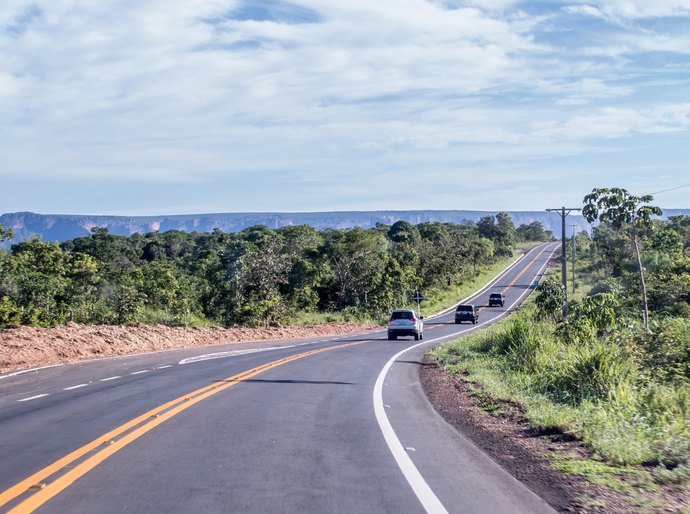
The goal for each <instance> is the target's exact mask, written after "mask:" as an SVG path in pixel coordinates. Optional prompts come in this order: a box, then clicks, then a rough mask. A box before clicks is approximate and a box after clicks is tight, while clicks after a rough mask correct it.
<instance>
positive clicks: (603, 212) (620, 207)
mask: <svg viewBox="0 0 690 514" xmlns="http://www.w3.org/2000/svg"><path fill="white" fill-rule="evenodd" d="M653 199H654V197H652V196H651V195H645V196H634V195H631V194H630V193H628V191H626V190H625V189H621V188H617V187H614V188H595V189H593V190H592V192H591V193H590V194H588V195H587V196H585V198H584V200H583V201H584V203H585V206H584V208H583V209H582V215H583V216H584V217H585V219H586V220H587V221H589V222H590V223H591V222H593V221H596V220H598V221H600V222H601V223H604V224H608V225H610V226H611V227H613V228H614V229H616V230H623V231H624V232H626V233H627V234H628V235H629V237H630V239H631V240H632V243H633V246H634V247H635V255H636V257H637V269H638V272H639V276H640V285H641V287H642V311H643V320H644V324H645V327H649V306H648V303H647V286H646V284H645V279H644V267H643V266H642V258H641V252H640V240H639V237H638V232H639V230H640V229H641V228H647V227H650V226H651V225H652V216H655V215H656V216H660V215H661V214H662V212H661V209H660V208H659V207H656V206H653V205H649V202H651V201H652V200H653Z"/></svg>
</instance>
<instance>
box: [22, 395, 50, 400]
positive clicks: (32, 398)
mask: <svg viewBox="0 0 690 514" xmlns="http://www.w3.org/2000/svg"><path fill="white" fill-rule="evenodd" d="M44 396H49V395H48V394H37V395H36V396H30V397H28V398H22V399H21V400H17V401H18V402H28V401H30V400H35V399H36V398H43V397H44Z"/></svg>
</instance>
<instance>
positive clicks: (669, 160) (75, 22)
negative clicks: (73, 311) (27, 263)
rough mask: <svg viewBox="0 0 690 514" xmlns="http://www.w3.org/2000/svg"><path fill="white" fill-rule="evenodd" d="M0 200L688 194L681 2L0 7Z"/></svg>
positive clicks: (174, 202)
mask: <svg viewBox="0 0 690 514" xmlns="http://www.w3.org/2000/svg"><path fill="white" fill-rule="evenodd" d="M2 4H3V5H2V9H1V10H0V119H1V120H2V123H0V184H2V196H1V197H0V198H1V203H0V212H14V211H34V212H40V213H63V214H67V213H69V214H121V215H152V214H175V213H202V212H245V211H246V212H252V211H254V212H255V211H281V212H294V211H332V210H381V209H406V210H409V209H472V210H542V209H545V208H552V207H560V206H562V205H565V206H566V207H577V206H580V205H581V201H582V197H583V196H584V195H585V194H587V193H588V192H589V191H590V190H591V189H592V188H593V187H606V186H612V187H614V186H615V187H624V188H627V189H628V190H629V191H630V192H631V193H633V194H638V195H639V194H647V193H654V192H657V191H663V190H667V189H673V190H671V191H666V192H663V193H659V194H658V195H657V196H656V201H655V203H656V204H657V205H660V206H662V207H666V208H690V187H680V186H688V185H689V184H690V162H689V161H690V159H689V157H690V0H655V1H654V2H650V1H648V0H602V1H597V0H593V1H590V2H587V3H578V2H577V1H574V2H567V1H556V0H544V1H541V2H521V1H512V0H481V1H480V0H476V1H461V0H445V1H444V0H435V1H431V0H376V1H371V0H348V1H347V2H343V1H340V0H294V1H291V2H282V1H270V0H242V1H224V0H187V1H184V2H173V3H170V2H168V1H163V0H136V1H134V0H119V1H118V0H99V1H97V2H75V1H73V0H36V1H24V0H3V2H2Z"/></svg>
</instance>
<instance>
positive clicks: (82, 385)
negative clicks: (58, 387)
mask: <svg viewBox="0 0 690 514" xmlns="http://www.w3.org/2000/svg"><path fill="white" fill-rule="evenodd" d="M87 385H89V384H79V385H75V386H72V387H65V388H64V389H63V391H71V390H72V389H79V388H80V387H86V386H87Z"/></svg>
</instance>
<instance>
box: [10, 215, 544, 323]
mask: <svg viewBox="0 0 690 514" xmlns="http://www.w3.org/2000/svg"><path fill="white" fill-rule="evenodd" d="M0 237H2V238H4V239H8V238H9V237H11V232H10V231H7V230H4V229H2V227H0ZM551 237H552V234H551V233H550V232H549V231H545V230H544V229H543V227H542V226H541V224H540V223H538V222H535V223H532V224H529V225H521V226H520V227H518V228H516V227H515V226H514V224H513V222H512V220H511V218H510V216H509V215H508V214H507V213H505V212H500V213H498V214H497V215H496V216H486V217H484V218H482V219H481V220H480V221H479V222H477V223H472V222H465V223H463V224H454V223H439V222H427V223H421V224H419V225H416V226H414V225H412V224H410V223H407V222H404V221H398V222H396V223H394V224H393V225H391V226H388V225H384V224H377V225H376V226H375V227H374V228H371V229H363V228H359V227H355V228H350V229H344V230H335V229H326V230H323V231H317V230H316V229H314V228H312V227H310V226H308V225H299V226H288V227H283V228H280V229H277V230H273V229H270V228H268V227H266V226H264V225H257V226H253V227H250V228H247V229H245V230H243V231H241V232H237V233H227V232H223V231H220V230H215V231H213V232H212V233H198V232H191V233H187V232H182V231H169V232H164V233H158V232H153V233H148V234H134V235H131V236H119V235H114V234H110V233H109V232H108V230H107V229H105V228H94V229H92V231H91V234H90V235H89V236H87V237H79V238H76V239H73V240H70V241H66V242H63V243H60V244H58V243H47V242H42V241H41V240H40V239H38V238H33V239H29V240H26V241H23V242H20V243H17V244H14V245H13V246H12V247H11V249H10V250H9V251H6V250H0V326H7V325H10V324H26V325H37V326H51V325H56V324H62V323H66V322H70V321H72V322H77V323H104V324H134V323H166V324H179V325H188V324H198V323H211V324H222V325H249V326H256V325H269V324H275V323H290V321H291V320H292V319H294V317H295V316H297V315H299V314H300V313H305V312H306V313H308V312H321V313H323V312H333V313H338V315H340V316H344V317H345V318H347V319H365V318H368V319H379V318H381V317H382V316H384V315H385V314H386V313H387V311H389V310H390V309H392V308H394V307H398V306H404V305H409V304H410V303H411V298H412V296H413V295H414V292H415V291H417V290H422V291H432V290H439V289H443V288H447V287H449V286H451V285H453V284H457V283H459V282H462V281H463V280H466V279H467V278H469V277H472V276H474V275H475V274H476V273H477V272H478V271H479V270H480V269H481V268H483V267H485V266H486V265H488V264H491V263H493V262H494V261H495V259H497V258H500V257H502V256H507V255H511V254H512V251H513V247H514V245H515V244H516V243H517V242H518V241H520V240H547V239H550V238H551Z"/></svg>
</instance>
